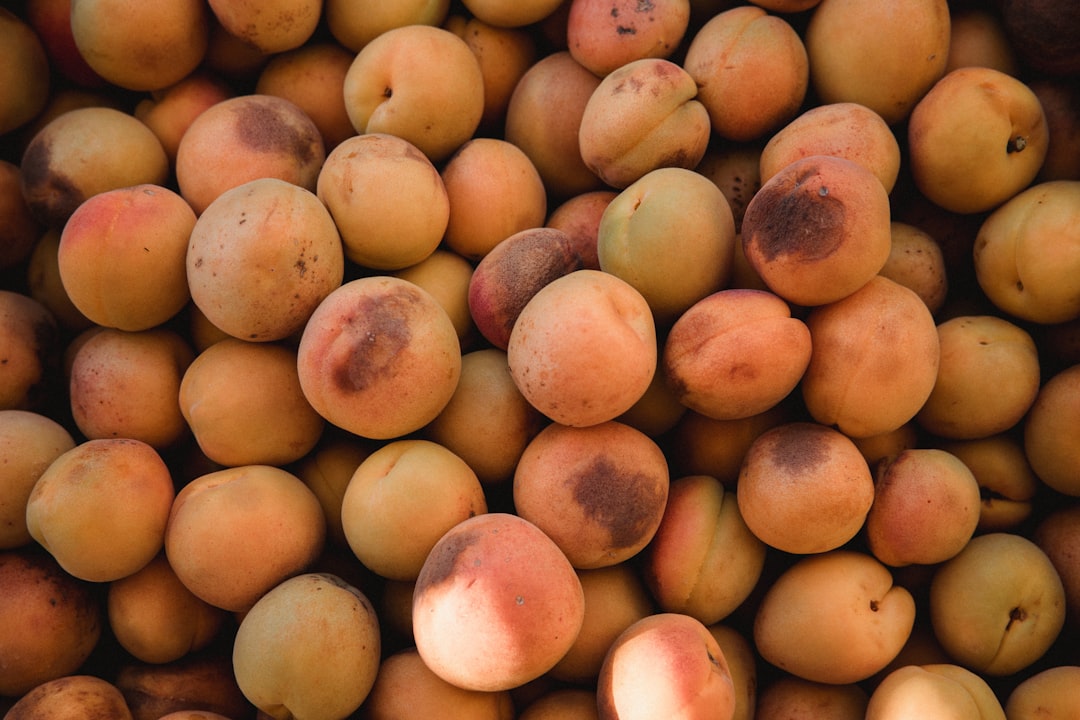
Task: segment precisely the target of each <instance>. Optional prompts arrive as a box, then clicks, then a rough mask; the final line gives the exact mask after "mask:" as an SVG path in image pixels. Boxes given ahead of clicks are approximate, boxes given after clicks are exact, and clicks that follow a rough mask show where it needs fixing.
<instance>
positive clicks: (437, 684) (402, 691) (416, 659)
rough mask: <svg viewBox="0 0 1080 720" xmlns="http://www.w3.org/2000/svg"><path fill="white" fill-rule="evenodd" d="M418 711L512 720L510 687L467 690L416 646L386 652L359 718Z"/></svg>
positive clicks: (386, 718)
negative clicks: (437, 671)
mask: <svg viewBox="0 0 1080 720" xmlns="http://www.w3.org/2000/svg"><path fill="white" fill-rule="evenodd" d="M414 713H419V714H421V715H424V716H429V715H430V716H438V717H441V718H446V720H512V719H513V718H514V717H515V713H514V705H513V700H512V698H511V694H510V691H509V690H498V691H493V692H489V691H485V690H466V689H464V688H460V687H457V686H456V685H452V684H450V683H448V682H447V681H445V680H443V679H442V678H441V677H439V676H438V675H436V674H435V673H434V672H432V671H431V669H430V668H428V667H427V665H425V664H424V661H423V659H422V658H421V657H420V654H419V653H418V652H417V650H416V648H404V649H401V650H397V651H395V652H392V653H390V654H388V655H387V656H386V657H385V658H384V659H383V661H382V663H380V665H379V674H378V675H377V676H376V678H375V684H374V685H373V686H372V688H371V692H370V693H368V696H367V699H366V700H364V704H363V705H362V706H361V708H360V714H359V717H360V718H361V719H362V720H392V719H393V718H400V717H407V716H409V715H411V714H414Z"/></svg>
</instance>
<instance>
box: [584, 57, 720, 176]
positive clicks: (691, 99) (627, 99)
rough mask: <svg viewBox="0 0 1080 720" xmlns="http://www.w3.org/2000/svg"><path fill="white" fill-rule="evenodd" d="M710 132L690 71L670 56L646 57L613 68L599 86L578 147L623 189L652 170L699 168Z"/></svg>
mask: <svg viewBox="0 0 1080 720" xmlns="http://www.w3.org/2000/svg"><path fill="white" fill-rule="evenodd" d="M710 131H711V126H710V120H709V113H708V111H707V110H706V109H705V106H704V105H703V104H702V102H701V100H699V99H698V87H697V84H696V83H695V81H694V78H693V77H691V76H690V73H688V72H687V71H686V70H684V69H683V68H682V66H680V65H677V64H676V63H674V62H672V61H670V60H666V59H663V58H642V59H640V60H633V61H631V62H628V63H626V64H625V65H622V66H620V67H618V68H616V69H615V70H613V71H612V72H610V73H608V74H607V75H606V76H604V78H603V79H602V80H601V81H600V84H599V85H598V86H597V87H596V89H595V90H593V93H592V95H590V96H589V100H588V102H587V103H586V104H585V109H584V110H583V111H582V115H581V123H580V126H579V127H578V146H579V149H580V151H581V158H582V160H584V161H585V165H586V167H588V168H589V169H590V170H592V171H593V172H594V173H596V174H597V176H599V177H600V179H602V180H603V181H604V182H605V183H607V184H608V185H610V186H612V187H614V188H617V189H623V188H625V187H627V186H628V185H630V184H631V183H633V182H634V181H635V180H637V179H639V178H640V177H642V176H643V175H645V174H646V173H647V172H649V171H650V170H656V169H657V168H661V167H681V168H693V167H695V166H696V165H697V164H698V163H699V162H701V159H702V157H704V155H705V150H706V148H707V146H708V143H709V136H710Z"/></svg>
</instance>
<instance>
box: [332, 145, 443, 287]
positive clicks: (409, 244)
mask: <svg viewBox="0 0 1080 720" xmlns="http://www.w3.org/2000/svg"><path fill="white" fill-rule="evenodd" d="M316 193H317V194H318V196H319V199H320V200H322V202H323V203H324V204H325V205H326V207H327V209H328V210H329V211H330V215H331V216H332V217H333V219H334V223H335V225H336V226H337V229H338V232H339V233H340V235H341V242H342V244H343V245H344V250H345V257H346V258H348V259H349V260H351V261H352V262H355V263H357V264H359V265H363V266H364V267H367V268H372V269H375V270H400V269H401V268H405V267H408V266H410V265H415V264H416V263H418V262H420V261H422V260H424V259H425V258H427V257H428V256H429V255H430V254H431V253H433V252H434V251H435V250H436V249H437V248H438V246H439V243H440V242H441V241H442V238H443V235H444V234H445V232H446V229H447V223H448V222H449V218H450V200H449V196H448V195H447V192H446V186H445V185H444V184H443V180H442V177H441V176H440V175H439V171H438V170H437V169H436V168H435V166H434V165H433V164H432V163H431V161H430V160H428V158H427V156H426V155H424V154H423V153H422V152H420V150H419V149H418V148H417V147H416V146H415V145H413V144H412V143H410V142H409V141H407V140H403V139H402V138H399V137H396V136H394V135H387V134H385V133H366V134H364V135H354V136H352V137H350V138H348V139H347V140H344V141H343V142H342V143H341V144H339V145H338V146H337V147H336V148H334V150H332V151H331V152H330V154H329V155H327V157H326V162H325V163H324V164H323V167H322V170H320V171H319V178H318V181H317V182H316Z"/></svg>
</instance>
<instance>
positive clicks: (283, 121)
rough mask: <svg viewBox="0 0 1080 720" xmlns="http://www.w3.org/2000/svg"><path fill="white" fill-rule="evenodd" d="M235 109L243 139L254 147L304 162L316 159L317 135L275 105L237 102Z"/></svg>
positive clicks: (241, 139)
mask: <svg viewBox="0 0 1080 720" xmlns="http://www.w3.org/2000/svg"><path fill="white" fill-rule="evenodd" d="M234 112H235V113H236V116H237V118H236V128H237V134H238V136H239V139H240V141H241V142H243V143H244V144H245V145H246V146H248V147H249V148H251V149H252V150H255V151H257V152H264V153H273V152H284V153H287V154H291V155H293V156H295V157H296V159H297V160H298V161H299V162H300V163H301V164H303V165H307V164H310V163H311V162H312V161H313V160H314V159H315V155H314V150H313V145H314V144H315V143H314V141H315V138H314V137H313V136H312V135H311V134H309V133H305V132H303V130H301V129H300V128H299V127H297V126H295V125H294V124H293V123H292V122H290V119H289V118H288V117H286V115H285V113H284V111H283V110H281V109H279V108H278V107H276V106H275V105H272V104H269V103H264V102H245V103H240V104H238V105H236V107H235V109H234Z"/></svg>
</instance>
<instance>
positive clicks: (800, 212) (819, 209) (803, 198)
mask: <svg viewBox="0 0 1080 720" xmlns="http://www.w3.org/2000/svg"><path fill="white" fill-rule="evenodd" d="M817 174H818V168H817V167H816V166H815V165H804V166H803V167H801V168H799V169H798V171H797V172H796V173H794V174H786V175H784V176H782V177H779V179H778V180H777V182H775V183H774V182H768V183H766V184H765V185H763V186H762V188H761V189H760V190H759V191H758V192H757V193H756V194H755V195H754V198H753V199H752V200H751V201H750V203H749V204H748V205H747V207H746V214H745V215H744V216H743V223H742V229H743V238H744V244H745V246H746V248H747V249H749V248H750V247H756V248H757V250H758V252H759V253H760V255H761V256H762V258H764V259H765V260H766V261H772V260H775V259H777V258H778V257H780V256H781V255H787V256H794V257H795V258H796V259H799V260H804V261H808V262H813V261H818V260H821V259H823V258H826V257H828V256H829V255H831V254H832V253H834V252H835V251H836V249H837V247H839V245H840V242H841V238H842V230H843V227H844V224H845V222H844V217H845V211H844V205H843V203H842V202H841V201H840V200H838V199H837V198H836V197H835V196H834V195H833V194H831V193H829V191H828V188H827V186H823V185H820V184H818V183H815V182H813V180H814V178H815V176H816V175H817ZM823 190H824V192H823Z"/></svg>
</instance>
